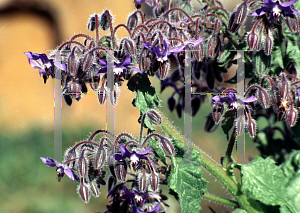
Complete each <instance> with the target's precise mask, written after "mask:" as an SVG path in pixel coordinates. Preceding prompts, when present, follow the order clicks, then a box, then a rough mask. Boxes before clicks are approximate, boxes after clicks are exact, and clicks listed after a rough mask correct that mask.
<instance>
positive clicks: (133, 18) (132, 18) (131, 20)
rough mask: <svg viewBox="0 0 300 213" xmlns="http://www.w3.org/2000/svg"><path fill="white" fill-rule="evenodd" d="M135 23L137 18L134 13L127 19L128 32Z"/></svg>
mask: <svg viewBox="0 0 300 213" xmlns="http://www.w3.org/2000/svg"><path fill="white" fill-rule="evenodd" d="M137 23H138V17H137V15H136V12H134V13H132V14H131V15H130V16H129V17H128V19H127V27H128V28H129V30H132V29H133V28H135V27H136V25H137Z"/></svg>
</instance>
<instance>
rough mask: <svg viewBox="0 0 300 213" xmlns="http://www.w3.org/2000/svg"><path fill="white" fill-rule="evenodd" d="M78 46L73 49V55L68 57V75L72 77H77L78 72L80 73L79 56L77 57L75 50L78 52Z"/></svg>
mask: <svg viewBox="0 0 300 213" xmlns="http://www.w3.org/2000/svg"><path fill="white" fill-rule="evenodd" d="M76 48H77V47H76V46H75V47H73V49H72V52H71V54H70V55H69V57H68V65H67V69H68V73H69V74H70V75H72V76H76V74H77V71H78V67H79V66H78V63H77V62H78V59H77V56H76V55H75V50H76Z"/></svg>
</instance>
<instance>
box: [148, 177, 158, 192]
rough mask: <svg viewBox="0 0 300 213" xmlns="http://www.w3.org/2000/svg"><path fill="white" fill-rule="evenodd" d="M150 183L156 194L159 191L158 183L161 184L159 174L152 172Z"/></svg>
mask: <svg viewBox="0 0 300 213" xmlns="http://www.w3.org/2000/svg"><path fill="white" fill-rule="evenodd" d="M149 182H150V186H151V188H152V190H153V191H154V192H156V191H157V189H158V183H159V178H158V174H156V173H155V172H152V173H151V175H150V176H149Z"/></svg>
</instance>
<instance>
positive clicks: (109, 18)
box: [100, 10, 113, 30]
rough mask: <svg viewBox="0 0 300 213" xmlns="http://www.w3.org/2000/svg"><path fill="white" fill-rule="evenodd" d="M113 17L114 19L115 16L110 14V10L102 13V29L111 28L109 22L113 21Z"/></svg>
mask: <svg viewBox="0 0 300 213" xmlns="http://www.w3.org/2000/svg"><path fill="white" fill-rule="evenodd" d="M108 15H109V16H108ZM112 19H113V17H112V15H111V14H110V12H109V10H105V11H104V12H103V13H102V14H101V19H100V25H101V28H102V30H107V29H108V28H109V22H112Z"/></svg>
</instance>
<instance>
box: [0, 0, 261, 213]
mask: <svg viewBox="0 0 300 213" xmlns="http://www.w3.org/2000/svg"><path fill="white" fill-rule="evenodd" d="M225 4H226V3H225ZM226 6H227V8H229V9H232V8H233V7H234V6H235V5H234V2H231V5H230V4H228V3H227V5H226ZM104 9H110V10H111V12H112V14H113V15H114V20H115V22H114V25H116V24H118V23H125V22H126V18H127V16H128V15H129V13H130V12H131V11H133V10H134V4H133V0H112V1H108V0H102V1H101V0H88V1H79V0H64V1H59V0H48V1H46V0H45V1H30V0H24V1H10V0H2V1H0V32H1V33H0V37H1V39H0V74H1V77H0V85H1V93H0V113H1V119H0V128H1V130H2V131H1V132H0V168H1V172H0V212H1V213H2V212H4V213H6V212H14V213H19V212H20V213H26V212H28V213H29V212H30V213H35V212H36V213H44V212H45V213H48V212H49V213H52V212H53V213H54V212H76V213H77V212H81V213H83V212H98V211H100V212H101V211H103V210H104V209H105V204H106V203H107V200H106V196H107V192H106V191H107V190H106V187H105V186H104V187H103V192H102V194H101V196H100V197H99V198H93V197H92V199H91V201H90V203H89V204H85V203H83V202H82V201H81V199H80V198H79V196H78V194H77V193H76V187H77V183H76V182H72V181H70V180H69V179H68V178H66V177H64V178H63V179H62V181H61V182H60V183H58V181H57V177H56V172H55V168H49V167H47V166H45V165H44V164H43V163H42V161H41V160H40V157H42V156H45V157H50V158H52V157H53V155H54V142H53V141H54V132H53V131H54V120H53V119H54V114H53V112H54V108H53V100H54V96H53V86H54V82H53V81H52V80H51V79H49V80H48V82H47V84H46V85H45V84H44V83H43V79H42V78H41V77H40V76H39V74H38V70H34V69H32V68H31V67H30V65H29V64H28V61H27V58H26V56H25V55H24V54H23V52H27V51H32V52H40V53H42V52H47V51H48V50H49V49H51V48H55V47H56V46H57V45H58V44H59V43H61V42H62V41H66V40H67V39H69V38H70V37H71V36H73V35H74V34H75V33H79V32H82V33H87V34H89V35H91V36H94V34H93V33H89V32H88V31H87V30H86V23H87V20H88V17H89V16H90V15H91V14H92V13H95V12H97V13H101V12H102V11H103V10H104ZM104 34H107V32H101V35H104ZM123 36H126V32H125V31H122V30H120V31H118V38H122V37H123ZM151 81H152V82H153V84H154V85H155V87H156V89H157V91H158V92H159V91H160V87H159V84H158V83H159V82H158V80H157V79H154V78H152V79H151ZM171 93H172V90H168V89H166V91H164V93H163V94H161V95H160V97H161V99H162V100H166V98H167V97H168V96H169V95H171ZM134 97H135V94H134V93H132V92H130V91H126V85H123V86H122V87H121V94H120V98H119V99H118V104H117V106H116V117H115V118H116V126H115V128H116V134H118V133H121V132H123V131H126V132H129V133H132V134H133V135H135V136H137V135H138V132H139V124H138V122H137V118H138V117H139V111H138V110H137V109H135V108H134V107H133V106H132V105H131V102H132V99H133V98H134ZM62 108H63V113H62V115H63V121H62V127H63V150H65V149H66V148H68V147H69V146H71V145H73V144H74V143H75V142H78V141H81V140H84V139H86V138H87V137H88V135H89V134H90V133H91V132H93V131H95V130H97V129H101V128H105V119H106V117H105V112H106V108H105V106H102V107H101V106H100V105H99V104H98V100H97V96H95V95H93V94H91V95H85V96H84V97H83V98H82V100H81V101H80V102H77V101H76V102H74V103H73V104H72V107H68V106H67V105H66V104H65V103H63V107H62ZM210 110H211V106H210V101H209V100H208V99H207V101H206V103H205V104H203V105H202V107H201V109H200V111H199V112H198V113H197V115H196V116H195V117H194V118H193V140H194V142H195V143H196V144H197V145H198V146H199V147H200V148H201V149H203V150H204V151H205V152H206V153H209V155H210V156H211V157H212V158H213V159H215V160H216V161H217V162H219V161H220V157H221V156H222V155H224V153H225V150H226V145H227V141H226V139H225V135H224V133H223V132H222V130H221V128H218V129H217V131H216V132H214V133H213V134H209V133H206V132H204V131H203V129H204V124H205V121H206V116H207V115H208V113H209V112H210ZM162 111H163V112H164V113H165V115H166V116H167V117H169V119H171V120H173V121H174V125H175V126H177V127H178V128H179V129H180V130H181V132H183V122H184V121H183V119H178V118H177V116H176V113H175V112H173V113H170V112H169V111H168V110H167V108H166V104H165V101H162ZM245 143H246V154H247V155H246V156H248V155H249V156H255V155H256V153H257V151H256V149H255V147H254V145H253V143H252V142H251V141H250V140H249V137H248V135H246V141H245ZM58 160H61V159H58ZM203 175H204V177H205V178H206V179H207V181H208V190H209V192H210V193H213V194H217V195H220V196H225V197H228V198H230V194H229V192H227V191H226V190H225V189H224V188H223V186H222V185H221V184H220V183H219V182H218V181H215V179H214V178H213V177H212V176H209V175H208V173H207V172H206V171H204V174H203ZM163 191H164V192H165V193H164V194H167V191H168V190H167V188H163ZM168 204H169V205H170V206H171V207H170V208H169V211H168V212H174V213H175V212H180V210H179V209H180V208H179V206H178V203H177V202H176V201H175V200H174V198H173V197H172V196H170V199H169V200H168ZM208 205H209V206H212V207H213V208H214V209H215V210H216V211H217V212H218V211H219V212H225V211H228V212H231V211H232V210H233V209H232V208H226V207H224V206H223V205H219V204H216V203H212V202H209V201H207V200H202V202H201V206H202V209H203V210H202V211H201V212H204V213H206V212H210V211H209V209H208V207H207V206H208Z"/></svg>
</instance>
